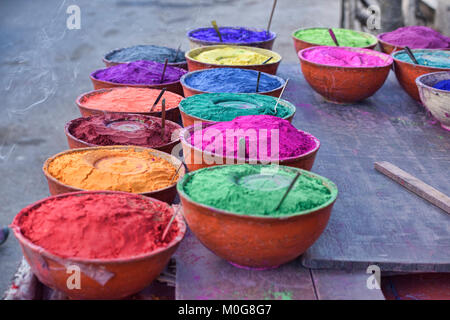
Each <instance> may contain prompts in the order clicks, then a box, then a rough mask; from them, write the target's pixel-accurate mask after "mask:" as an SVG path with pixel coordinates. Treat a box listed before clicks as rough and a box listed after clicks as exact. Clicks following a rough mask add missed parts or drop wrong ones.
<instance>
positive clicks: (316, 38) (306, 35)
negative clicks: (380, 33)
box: [294, 28, 376, 48]
mask: <svg viewBox="0 0 450 320" xmlns="http://www.w3.org/2000/svg"><path fill="white" fill-rule="evenodd" d="M332 30H333V32H334V35H335V36H336V39H337V41H338V43H339V46H342V47H356V48H363V47H367V46H370V45H372V44H375V42H376V39H374V38H373V37H370V36H369V35H365V34H363V33H360V32H357V31H353V30H348V29H335V28H332ZM294 37H296V38H297V39H300V40H303V41H306V42H309V43H314V44H318V45H321V46H336V44H335V43H334V41H333V39H332V38H331V36H330V33H329V32H328V28H311V29H305V30H297V31H296V32H294Z"/></svg>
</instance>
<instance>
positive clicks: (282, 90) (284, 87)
mask: <svg viewBox="0 0 450 320" xmlns="http://www.w3.org/2000/svg"><path fill="white" fill-rule="evenodd" d="M288 82H289V79H287V80H286V82H285V83H284V86H283V89H281V93H280V96H279V97H278V100H277V104H276V105H275V108H274V109H275V114H277V106H278V103H280V99H281V96H282V95H283V92H284V89H286V86H287V84H288Z"/></svg>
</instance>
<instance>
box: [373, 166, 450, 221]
mask: <svg viewBox="0 0 450 320" xmlns="http://www.w3.org/2000/svg"><path fill="white" fill-rule="evenodd" d="M374 166H375V169H376V170H378V171H379V172H381V173H382V174H384V175H385V176H387V177H389V178H391V179H392V180H394V181H395V182H397V183H399V184H400V185H401V186H403V187H405V188H406V189H408V190H409V191H411V192H413V193H415V194H417V195H418V196H419V197H422V198H424V199H425V200H427V201H429V202H431V203H432V204H434V205H435V206H437V207H439V208H441V209H442V210H444V211H445V212H447V213H450V197H448V196H447V195H445V194H443V193H442V192H440V191H439V190H436V189H435V188H433V187H432V186H430V185H428V184H426V183H425V182H423V181H422V180H419V179H417V178H416V177H414V176H413V175H410V174H409V173H408V172H406V171H403V170H402V169H400V168H399V167H397V166H394V165H393V164H392V163H390V162H387V161H380V162H375V165H374Z"/></svg>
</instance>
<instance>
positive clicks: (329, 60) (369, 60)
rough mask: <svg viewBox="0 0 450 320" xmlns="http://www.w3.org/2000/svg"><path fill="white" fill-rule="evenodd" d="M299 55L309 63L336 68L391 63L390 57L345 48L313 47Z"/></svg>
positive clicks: (373, 52)
mask: <svg viewBox="0 0 450 320" xmlns="http://www.w3.org/2000/svg"><path fill="white" fill-rule="evenodd" d="M299 55H301V56H302V57H303V58H304V59H306V60H308V61H311V62H315V63H320V64H324V65H327V66H336V67H382V66H386V65H388V64H390V63H391V62H392V58H391V57H389V56H388V55H385V54H383V53H380V52H376V51H373V50H369V49H357V50H354V49H353V48H346V47H325V46H321V47H314V48H311V49H306V50H303V51H300V52H299ZM381 57H383V58H381Z"/></svg>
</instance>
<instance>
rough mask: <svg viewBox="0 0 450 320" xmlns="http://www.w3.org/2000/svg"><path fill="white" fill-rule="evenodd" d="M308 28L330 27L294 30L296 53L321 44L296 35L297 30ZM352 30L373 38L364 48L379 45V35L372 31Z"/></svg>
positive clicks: (292, 35) (293, 37)
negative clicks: (301, 38)
mask: <svg viewBox="0 0 450 320" xmlns="http://www.w3.org/2000/svg"><path fill="white" fill-rule="evenodd" d="M308 29H327V30H328V28H300V29H297V30H295V31H294V32H292V34H291V38H292V40H294V48H295V53H298V52H299V51H300V50H303V49H306V48H311V47H317V46H321V45H320V44H317V43H312V42H307V41H304V40H300V39H298V38H296V37H295V36H294V34H295V33H296V32H297V31H300V30H308ZM333 29H336V28H333ZM352 31H355V32H358V33H359V34H361V35H363V36H364V37H366V38H369V39H371V40H373V43H372V44H370V45H368V46H365V47H362V48H364V49H373V48H375V47H376V46H377V43H378V40H377V37H375V36H374V35H371V34H370V33H366V32H362V31H356V30H352Z"/></svg>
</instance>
